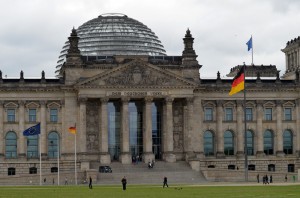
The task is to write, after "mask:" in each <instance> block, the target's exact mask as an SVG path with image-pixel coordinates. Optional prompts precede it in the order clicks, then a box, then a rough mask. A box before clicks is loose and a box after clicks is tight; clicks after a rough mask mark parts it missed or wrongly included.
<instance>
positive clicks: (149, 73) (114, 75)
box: [77, 59, 197, 88]
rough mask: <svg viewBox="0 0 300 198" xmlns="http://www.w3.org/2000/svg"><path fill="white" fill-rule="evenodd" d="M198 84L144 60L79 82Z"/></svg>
mask: <svg viewBox="0 0 300 198" xmlns="http://www.w3.org/2000/svg"><path fill="white" fill-rule="evenodd" d="M196 85H197V84H196V83H194V82H193V81H189V80H186V79H184V78H182V77H180V76H178V75H176V74H174V73H172V72H170V71H167V70H164V69H162V68H159V67H157V66H154V65H151V64H149V63H147V62H144V61H142V60H139V59H137V60H133V61H131V62H129V63H126V64H124V65H122V66H119V67H116V68H114V69H112V70H110V71H107V72H103V73H101V74H97V75H95V76H93V77H91V78H88V79H85V80H84V81H82V82H79V83H78V84H77V86H79V87H112V86H117V87H120V86H122V87H123V86H124V87H190V88H191V87H195V86H196Z"/></svg>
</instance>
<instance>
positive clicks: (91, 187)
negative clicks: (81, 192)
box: [89, 177, 93, 189]
mask: <svg viewBox="0 0 300 198" xmlns="http://www.w3.org/2000/svg"><path fill="white" fill-rule="evenodd" d="M89 189H93V180H92V177H90V182H89Z"/></svg>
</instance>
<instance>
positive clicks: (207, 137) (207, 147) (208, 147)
mask: <svg viewBox="0 0 300 198" xmlns="http://www.w3.org/2000/svg"><path fill="white" fill-rule="evenodd" d="M203 139H204V154H205V156H212V155H214V153H215V151H214V135H213V133H212V132H211V131H205V132H204V136H203Z"/></svg>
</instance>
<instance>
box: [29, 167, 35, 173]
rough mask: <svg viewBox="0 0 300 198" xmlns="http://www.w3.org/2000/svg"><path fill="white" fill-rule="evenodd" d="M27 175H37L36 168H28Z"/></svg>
mask: <svg viewBox="0 0 300 198" xmlns="http://www.w3.org/2000/svg"><path fill="white" fill-rule="evenodd" d="M29 174H37V168H36V167H30V168H29Z"/></svg>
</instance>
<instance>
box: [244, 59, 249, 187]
mask: <svg viewBox="0 0 300 198" xmlns="http://www.w3.org/2000/svg"><path fill="white" fill-rule="evenodd" d="M243 67H244V124H245V134H244V137H245V140H244V141H245V142H244V146H245V149H244V152H245V181H246V182H247V181H248V145H247V118H246V64H245V63H244V66H243Z"/></svg>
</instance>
